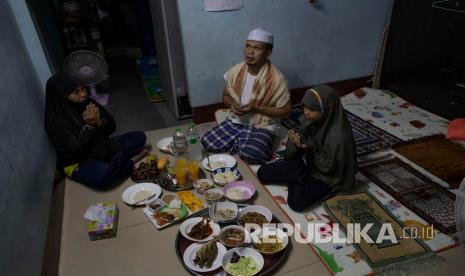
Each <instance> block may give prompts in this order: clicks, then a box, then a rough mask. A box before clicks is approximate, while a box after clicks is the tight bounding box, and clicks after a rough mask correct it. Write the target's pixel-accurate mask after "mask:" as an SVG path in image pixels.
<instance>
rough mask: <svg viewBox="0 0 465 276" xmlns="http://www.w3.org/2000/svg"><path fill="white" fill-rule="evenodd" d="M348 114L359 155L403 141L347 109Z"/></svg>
mask: <svg viewBox="0 0 465 276" xmlns="http://www.w3.org/2000/svg"><path fill="white" fill-rule="evenodd" d="M346 115H347V119H348V120H349V122H350V125H351V126H352V132H353V135H354V140H355V149H356V151H357V155H358V156H361V155H365V154H369V153H372V152H375V151H378V150H384V149H388V148H391V147H392V146H393V145H395V144H397V143H399V142H401V141H402V140H400V139H399V138H396V137H395V136H393V135H391V134H389V133H387V132H386V131H384V130H382V129H380V128H378V127H376V126H374V125H372V124H370V123H368V122H366V121H365V120H363V119H361V118H359V117H357V116H355V115H354V114H352V113H350V112H349V111H347V110H346Z"/></svg>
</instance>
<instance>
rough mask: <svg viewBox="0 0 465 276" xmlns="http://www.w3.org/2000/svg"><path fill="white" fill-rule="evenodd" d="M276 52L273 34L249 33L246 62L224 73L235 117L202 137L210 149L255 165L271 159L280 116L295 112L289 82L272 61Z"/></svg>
mask: <svg viewBox="0 0 465 276" xmlns="http://www.w3.org/2000/svg"><path fill="white" fill-rule="evenodd" d="M272 49H273V35H272V34H270V33H269V32H267V31H266V30H264V29H262V28H258V29H255V30H252V31H251V32H250V33H249V36H248V38H247V41H246V44H245V50H244V54H245V62H241V63H239V64H236V65H235V66H234V67H232V68H231V69H230V70H229V71H228V72H226V74H224V78H225V81H226V84H225V88H224V93H223V103H224V104H226V105H227V106H228V107H230V109H231V110H230V111H231V112H230V113H232V114H231V116H229V117H228V118H227V119H226V120H225V121H224V122H222V123H221V124H219V125H218V126H216V127H215V128H213V129H212V130H211V131H209V132H207V133H206V134H205V136H203V137H202V140H201V142H202V145H203V146H204V148H205V149H206V150H208V151H213V152H225V151H230V152H231V154H235V153H237V154H238V155H239V156H240V157H241V158H242V159H243V160H245V161H247V162H249V163H251V164H261V163H264V162H266V161H268V160H269V159H270V157H271V154H272V152H271V151H272V147H273V140H274V138H275V133H276V132H277V130H278V128H279V127H280V117H282V116H285V115H287V114H288V113H289V112H290V110H291V103H290V93H289V90H288V88H287V82H286V80H285V79H284V77H283V75H282V74H281V72H279V71H278V69H276V67H275V66H274V65H273V64H271V62H270V61H269V59H268V58H269V56H270V55H271V51H272Z"/></svg>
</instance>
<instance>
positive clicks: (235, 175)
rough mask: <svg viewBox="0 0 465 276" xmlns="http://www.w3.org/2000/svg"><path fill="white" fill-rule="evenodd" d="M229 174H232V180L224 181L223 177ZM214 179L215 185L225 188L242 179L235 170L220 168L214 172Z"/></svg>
mask: <svg viewBox="0 0 465 276" xmlns="http://www.w3.org/2000/svg"><path fill="white" fill-rule="evenodd" d="M229 173H231V174H232V177H231V179H224V178H222V177H221V175H223V174H229ZM212 178H213V182H215V184H217V185H220V186H224V185H226V184H228V183H231V182H234V181H237V180H239V178H241V173H240V172H239V170H238V169H235V168H218V169H216V170H214V171H213V172H212Z"/></svg>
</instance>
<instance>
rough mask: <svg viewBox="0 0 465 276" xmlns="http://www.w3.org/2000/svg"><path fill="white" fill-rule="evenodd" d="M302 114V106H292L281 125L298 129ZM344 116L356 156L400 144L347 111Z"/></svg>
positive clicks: (393, 137) (395, 138) (397, 139)
mask: <svg viewBox="0 0 465 276" xmlns="http://www.w3.org/2000/svg"><path fill="white" fill-rule="evenodd" d="M302 113H303V108H302V105H298V106H294V107H292V110H291V114H290V115H289V116H288V117H287V118H284V119H282V121H281V123H282V124H283V125H284V126H285V127H286V128H288V129H296V128H298V127H299V125H298V119H299V117H300V115H302ZM346 115H347V119H348V120H349V122H350V124H351V126H352V134H353V136H354V142H355V150H356V151H357V156H362V155H366V154H369V153H372V152H375V151H378V150H384V149H388V148H390V147H391V146H393V145H394V144H397V143H399V142H402V140H400V139H399V138H397V137H395V136H393V135H391V134H389V133H387V132H386V131H384V130H382V129H380V128H378V127H376V126H374V125H373V124H370V123H368V122H366V121H365V120H363V119H361V118H359V117H357V116H355V115H354V114H352V113H351V112H349V111H347V110H346Z"/></svg>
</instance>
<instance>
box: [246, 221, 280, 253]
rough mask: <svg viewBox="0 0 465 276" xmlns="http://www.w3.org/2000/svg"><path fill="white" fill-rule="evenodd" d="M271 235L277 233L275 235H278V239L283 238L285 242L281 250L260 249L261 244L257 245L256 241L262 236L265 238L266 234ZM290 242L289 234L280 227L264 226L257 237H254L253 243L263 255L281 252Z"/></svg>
mask: <svg viewBox="0 0 465 276" xmlns="http://www.w3.org/2000/svg"><path fill="white" fill-rule="evenodd" d="M271 235H275V236H277V238H278V239H280V240H282V242H283V245H282V247H281V248H280V249H279V250H276V251H272V252H270V251H264V250H260V248H259V246H257V243H256V241H257V240H258V239H260V238H263V237H265V236H271ZM288 243H289V237H288V236H287V234H286V233H284V231H283V230H281V229H279V228H275V227H263V228H262V230H261V231H260V233H258V234H257V236H256V239H255V238H254V239H252V245H253V246H254V248H255V249H256V250H257V251H258V252H260V253H262V254H263V255H273V254H276V253H278V252H280V251H281V250H283V249H284V248H286V246H287V245H288Z"/></svg>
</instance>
